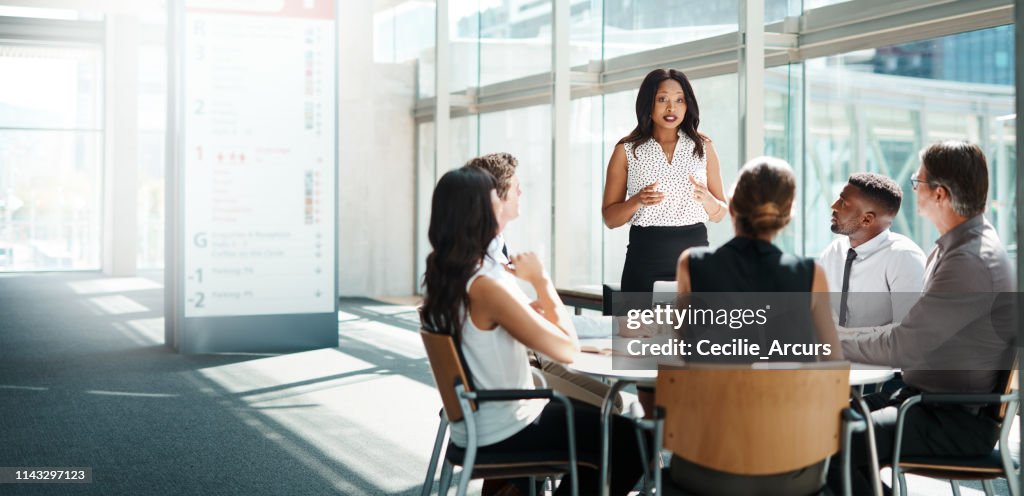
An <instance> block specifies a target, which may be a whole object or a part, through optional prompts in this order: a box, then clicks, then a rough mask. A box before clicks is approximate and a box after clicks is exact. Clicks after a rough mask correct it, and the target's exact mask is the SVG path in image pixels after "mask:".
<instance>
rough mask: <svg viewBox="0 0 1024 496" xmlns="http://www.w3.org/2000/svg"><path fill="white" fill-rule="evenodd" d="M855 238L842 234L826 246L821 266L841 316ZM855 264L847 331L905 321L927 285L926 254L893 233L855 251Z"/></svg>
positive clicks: (864, 244)
mask: <svg viewBox="0 0 1024 496" xmlns="http://www.w3.org/2000/svg"><path fill="white" fill-rule="evenodd" d="M849 249H850V238H849V237H847V236H840V237H838V238H836V239H835V240H834V241H832V243H831V244H829V245H828V247H827V248H825V251H823V252H822V253H821V257H819V258H818V263H820V264H821V265H822V268H824V269H825V278H826V279H828V287H829V291H830V292H832V293H834V294H833V295H832V305H833V310H834V312H835V313H836V314H837V315H838V313H839V303H840V295H841V293H842V291H843V269H844V268H845V266H846V252H847V250H849ZM854 251H856V252H857V258H855V259H854V260H853V265H851V266H850V289H849V293H850V294H849V296H848V298H847V306H846V307H847V322H846V326H847V327H868V326H880V325H886V324H891V323H894V322H900V321H901V320H902V319H903V317H905V316H906V315H907V312H908V311H910V307H912V306H913V305H914V303H915V302H916V301H917V300H918V297H919V295H920V293H921V288H922V287H923V285H924V267H925V256H924V252H923V251H921V248H919V247H918V246H917V244H915V243H914V242H913V241H911V240H910V238H907V237H906V236H903V235H902V234H896V233H894V232H892V231H890V230H888V229H886V230H884V231H882V232H881V233H879V234H878V236H875V237H874V238H871V239H870V240H868V241H867V242H865V243H863V244H861V245H860V246H858V247H856V248H854Z"/></svg>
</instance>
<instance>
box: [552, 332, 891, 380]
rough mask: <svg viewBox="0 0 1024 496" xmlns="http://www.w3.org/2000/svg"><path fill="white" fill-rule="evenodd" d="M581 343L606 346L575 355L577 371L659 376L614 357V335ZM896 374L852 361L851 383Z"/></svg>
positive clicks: (646, 364) (643, 363) (646, 365)
mask: <svg viewBox="0 0 1024 496" xmlns="http://www.w3.org/2000/svg"><path fill="white" fill-rule="evenodd" d="M580 345H581V346H583V347H584V349H589V348H596V349H598V350H605V351H604V352H602V353H590V352H580V353H577V354H576V355H575V356H574V357H573V363H571V364H569V365H568V367H569V368H570V369H572V370H575V371H577V372H581V373H583V374H587V375H589V376H593V377H599V378H606V379H614V380H620V381H623V380H624V381H629V382H636V383H639V384H644V385H653V384H654V382H655V380H657V378H658V371H657V370H655V369H653V368H652V367H651V363H650V361H649V360H641V359H639V358H631V357H628V356H616V357H614V363H613V357H612V355H611V353H610V352H609V351H607V350H610V349H611V347H612V340H611V339H581V340H580ZM631 366H635V367H636V368H637V370H630V367H631ZM753 366H754V367H756V368H764V369H769V368H776V367H779V366H782V364H779V363H777V362H771V363H755V364H753ZM895 375H896V370H894V369H891V368H889V367H882V366H877V365H865V364H861V363H851V364H850V386H864V385H868V384H880V383H883V382H885V381H888V380H889V379H892V378H893V377H895Z"/></svg>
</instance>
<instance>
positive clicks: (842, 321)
mask: <svg viewBox="0 0 1024 496" xmlns="http://www.w3.org/2000/svg"><path fill="white" fill-rule="evenodd" d="M855 258H857V252H855V251H853V248H850V249H849V250H848V251H847V252H846V266H845V267H843V296H842V298H840V300H839V325H841V326H846V314H847V311H846V297H847V296H848V295H849V293H850V267H851V266H852V265H853V259H855Z"/></svg>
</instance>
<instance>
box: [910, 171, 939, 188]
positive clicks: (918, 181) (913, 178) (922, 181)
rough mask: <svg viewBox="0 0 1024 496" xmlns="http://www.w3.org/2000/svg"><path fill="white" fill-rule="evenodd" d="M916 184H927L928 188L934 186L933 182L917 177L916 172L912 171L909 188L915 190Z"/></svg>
mask: <svg viewBox="0 0 1024 496" xmlns="http://www.w3.org/2000/svg"><path fill="white" fill-rule="evenodd" d="M918 184H927V185H928V187H929V188H934V187H935V183H933V182H931V181H928V180H925V179H918V178H917V173H914V174H913V175H911V176H910V188H911V189H913V190H914V191H917V185H918Z"/></svg>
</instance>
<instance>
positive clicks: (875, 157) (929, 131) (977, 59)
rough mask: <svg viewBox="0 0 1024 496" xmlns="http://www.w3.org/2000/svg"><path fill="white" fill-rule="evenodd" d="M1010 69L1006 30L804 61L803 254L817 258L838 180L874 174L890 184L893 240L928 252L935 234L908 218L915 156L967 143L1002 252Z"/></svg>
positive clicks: (1010, 132)
mask: <svg viewBox="0 0 1024 496" xmlns="http://www.w3.org/2000/svg"><path fill="white" fill-rule="evenodd" d="M1012 60H1013V29H1012V27H1011V26H1002V27H996V28H991V29H985V30H981V31H975V32H969V33H961V34H956V35H952V36H946V37H942V38H937V39H932V40H924V41H919V42H914V43H908V44H903V45H898V46H886V47H880V48H877V49H872V50H864V51H858V52H852V53H847V54H842V55H837V56H832V57H825V58H819V59H813V60H808V61H807V62H806V73H807V79H808V81H807V91H808V100H807V114H806V115H807V117H806V126H807V129H806V131H807V134H806V135H807V149H806V163H805V164H804V165H805V167H804V171H803V181H802V182H801V186H802V187H803V188H805V189H806V191H805V198H804V202H803V205H804V211H803V218H804V220H805V222H806V224H805V226H804V236H803V238H802V239H803V247H802V248H803V250H804V252H805V253H807V254H808V255H814V254H817V253H819V252H820V251H821V250H822V249H824V247H825V246H826V245H827V244H828V243H829V241H830V240H831V239H832V237H833V234H832V233H831V231H830V230H829V215H830V210H829V205H830V204H831V203H832V202H833V201H834V199H835V198H836V197H837V195H838V193H839V191H840V190H841V189H842V187H843V185H845V183H846V179H847V177H848V176H849V175H850V174H852V173H854V172H860V171H870V172H877V173H880V174H884V175H886V176H889V177H892V178H894V179H895V180H896V181H897V182H898V183H899V184H900V186H901V187H902V188H903V194H904V200H903V207H902V208H901V209H900V213H899V216H898V217H897V219H896V220H895V221H894V223H893V230H894V231H896V232H899V233H902V234H905V235H907V236H909V237H910V238H911V239H913V240H914V241H915V242H917V243H918V244H919V245H920V246H922V247H923V248H924V249H925V250H926V251H927V250H928V249H930V247H931V246H932V244H933V243H934V241H935V239H936V238H937V237H938V233H937V232H936V231H935V228H934V227H933V226H932V225H931V223H929V222H927V221H924V220H923V219H922V218H921V217H920V216H919V215H918V214H917V213H916V212H915V208H914V200H913V195H914V193H913V192H912V190H911V188H910V185H909V182H908V178H909V177H910V175H911V174H912V173H914V172H915V171H916V170H917V167H918V166H919V165H920V163H919V160H918V153H919V152H920V150H921V149H922V148H924V147H925V146H927V145H928V144H930V143H934V142H937V141H941V140H946V139H955V140H969V141H972V142H974V143H978V144H979V145H980V146H981V147H982V149H983V150H984V151H985V154H986V156H987V157H988V164H989V173H990V191H989V199H990V203H989V208H988V210H987V211H986V215H987V217H988V218H989V220H990V221H992V223H993V224H994V225H995V226H996V227H997V230H998V232H999V235H1000V237H1001V238H1002V239H1003V240H1004V242H1006V243H1007V244H1008V245H1009V244H1011V243H1012V242H1013V241H1012V240H1014V239H1015V232H1014V230H1013V226H1014V225H1015V224H1014V223H1015V213H1014V208H1013V205H1014V200H1015V198H1014V180H1015V176H1016V174H1015V172H1016V171H1015V166H1014V164H1015V163H1016V162H1015V160H1016V145H1015V143H1016V126H1015V120H1014V119H1013V116H1014V88H1013V64H1012V63H1011V62H1010V61H1012ZM1011 248H1012V247H1011Z"/></svg>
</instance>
